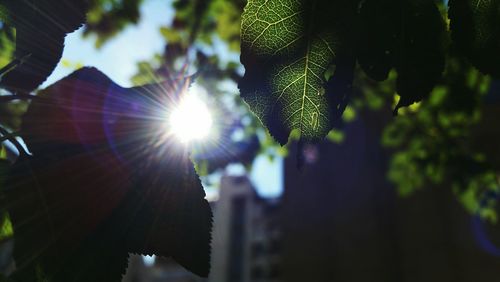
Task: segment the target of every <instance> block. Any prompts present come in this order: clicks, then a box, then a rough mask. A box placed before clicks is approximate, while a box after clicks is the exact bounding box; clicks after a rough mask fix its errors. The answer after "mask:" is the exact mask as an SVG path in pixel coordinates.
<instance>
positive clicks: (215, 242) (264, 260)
mask: <svg viewBox="0 0 500 282" xmlns="http://www.w3.org/2000/svg"><path fill="white" fill-rule="evenodd" d="M279 205H280V203H279V201H278V200H277V199H264V198H261V197H259V196H258V194H257V193H256V192H255V189H254V187H253V186H252V184H251V183H250V181H249V179H248V178H247V177H246V176H239V177H232V176H224V177H223V178H222V180H221V185H220V197H219V200H218V201H217V204H216V205H215V210H214V218H215V228H214V233H213V239H212V271H211V275H210V279H209V281H211V282H253V281H255V282H274V281H281V279H280V267H281V244H280V243H281V242H280V239H281V228H280V225H279V222H280V220H279Z"/></svg>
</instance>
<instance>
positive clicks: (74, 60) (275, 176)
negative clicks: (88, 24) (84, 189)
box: [43, 0, 283, 197]
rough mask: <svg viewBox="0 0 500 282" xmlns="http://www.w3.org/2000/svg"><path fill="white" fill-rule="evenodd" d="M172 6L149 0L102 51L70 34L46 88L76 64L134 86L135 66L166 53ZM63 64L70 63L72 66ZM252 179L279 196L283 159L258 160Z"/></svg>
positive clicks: (91, 40)
mask: <svg viewBox="0 0 500 282" xmlns="http://www.w3.org/2000/svg"><path fill="white" fill-rule="evenodd" d="M170 5H171V1H170V0H167V1H165V0H146V1H145V3H144V5H142V7H141V15H142V17H141V21H140V22H139V23H138V24H137V25H135V26H129V27H127V28H126V29H125V30H124V31H123V32H121V33H120V34H119V35H118V36H117V37H115V38H113V39H112V40H110V41H109V42H107V43H106V44H104V45H103V46H102V47H101V49H99V50H96V49H95V47H94V45H95V39H94V38H92V37H89V38H85V39H83V38H82V29H80V30H78V31H76V32H74V33H72V34H69V35H68V36H67V37H66V47H65V49H64V53H63V60H62V61H61V62H60V63H59V64H58V66H57V68H56V69H55V70H54V72H53V73H52V75H51V76H50V77H49V78H48V79H47V81H46V82H45V83H44V84H43V87H44V86H47V85H50V84H52V83H54V82H55V81H57V80H59V79H61V78H63V77H65V76H66V75H68V74H70V73H71V72H72V71H73V70H74V66H72V65H73V64H74V65H76V64H83V65H85V66H94V67H97V68H98V69H100V70H101V71H103V72H104V73H105V74H106V75H108V76H109V77H110V78H111V79H113V80H114V81H115V82H116V83H118V84H120V85H121V86H124V87H127V86H131V82H130V78H131V77H132V76H133V75H134V74H135V73H136V72H137V67H136V63H137V62H138V61H141V60H148V59H151V58H152V57H153V55H154V54H155V53H161V52H162V51H163V48H164V39H163V37H162V36H161V34H160V32H159V27H160V26H162V25H168V24H170V23H171V21H172V19H173V16H174V14H173V10H172V9H171V7H170ZM216 50H222V52H221V54H220V55H221V56H228V54H227V53H226V52H227V49H225V48H216ZM234 55H235V54H232V56H234ZM63 62H70V63H71V65H70V66H68V65H67V64H65V63H63ZM238 171H239V169H236V170H235V169H234V167H233V169H232V170H231V172H232V173H238ZM250 178H251V180H252V182H253V183H254V185H255V187H256V189H257V191H258V192H259V194H260V195H262V196H264V197H274V196H277V195H279V194H280V193H281V191H282V189H283V160H282V159H281V158H276V160H275V161H273V162H271V161H270V160H269V159H268V158H267V157H264V156H260V157H257V159H256V160H255V163H254V166H253V170H252V171H251V172H250ZM208 190H209V191H207V192H210V191H213V189H210V188H209V189H208Z"/></svg>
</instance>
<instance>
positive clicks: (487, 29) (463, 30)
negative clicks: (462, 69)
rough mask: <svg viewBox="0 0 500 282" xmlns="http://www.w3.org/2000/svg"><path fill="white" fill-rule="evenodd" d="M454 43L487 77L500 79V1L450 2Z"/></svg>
mask: <svg viewBox="0 0 500 282" xmlns="http://www.w3.org/2000/svg"><path fill="white" fill-rule="evenodd" d="M449 18H450V29H451V35H452V39H453V43H454V45H455V47H456V48H457V49H458V51H459V52H460V53H461V55H463V56H465V57H467V58H468V59H469V61H470V63H472V64H473V65H474V66H475V67H476V68H478V69H479V70H480V71H481V72H483V73H485V74H491V75H494V76H496V77H500V1H498V0H450V1H449Z"/></svg>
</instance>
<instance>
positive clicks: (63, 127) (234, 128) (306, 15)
mask: <svg viewBox="0 0 500 282" xmlns="http://www.w3.org/2000/svg"><path fill="white" fill-rule="evenodd" d="M141 3H143V1H142V0H91V1H85V0H78V1H69V0H64V1H55V0H41V1H40V0H38V1H35V0H5V1H2V2H1V3H0V20H1V21H2V25H1V26H0V31H1V32H0V64H1V66H6V67H4V68H3V69H2V71H1V74H0V78H1V80H0V87H2V88H3V89H4V90H7V91H9V92H11V94H15V95H6V96H0V98H1V99H2V103H1V105H0V106H1V107H0V123H1V125H2V127H0V130H1V134H2V138H3V139H2V141H5V140H8V141H10V142H11V143H12V144H14V146H15V147H16V148H17V151H18V152H19V157H18V159H17V160H16V161H15V163H14V164H12V165H11V164H10V163H9V162H7V161H4V160H2V161H1V163H0V171H1V174H2V175H3V176H5V177H2V180H4V179H5V180H6V182H5V183H1V184H0V189H1V190H2V194H1V195H0V202H1V203H2V205H1V207H2V210H0V242H1V240H3V239H4V238H8V239H9V238H11V237H12V236H13V234H14V236H15V239H16V249H15V252H14V256H15V259H16V262H17V263H18V270H17V271H16V273H14V274H13V275H12V276H11V277H10V278H12V279H14V281H21V282H23V281H37V280H38V281H47V280H48V281H119V279H120V278H121V274H123V272H124V269H125V267H126V263H127V256H128V254H129V253H139V254H156V255H162V256H171V257H173V258H174V259H176V260H177V261H178V262H179V263H180V264H182V265H183V266H185V267H186V268H187V269H189V270H191V271H193V272H194V273H197V274H199V275H201V276H206V275H207V274H208V271H209V253H210V250H209V245H210V232H211V224H212V222H211V211H210V207H209V206H208V203H207V201H206V200H205V199H204V197H205V195H204V192H203V190H202V189H203V188H202V186H201V183H200V181H199V178H198V175H197V172H196V171H195V169H194V166H193V163H192V162H191V158H190V152H188V151H187V150H180V149H179V148H175V146H174V145H173V143H172V142H170V140H168V139H165V136H164V135H162V134H160V133H159V132H162V131H161V130H158V127H160V126H161V125H160V121H159V119H158V116H159V115H163V114H164V112H165V111H167V112H168V111H169V110H170V106H171V105H173V104H175V103H176V99H177V98H176V97H177V95H178V93H179V91H184V90H185V88H186V87H188V84H189V83H190V78H188V77H186V75H185V74H186V73H187V70H188V69H189V70H190V71H192V72H194V71H196V72H197V73H198V79H197V82H198V83H200V84H202V85H203V86H204V87H206V88H207V89H209V92H210V93H213V94H212V95H213V96H214V97H216V98H217V99H216V101H215V102H214V103H216V104H217V108H219V109H220V113H219V114H220V115H221V116H224V117H225V120H226V124H224V127H222V128H220V129H219V130H220V135H221V138H222V139H221V140H219V142H220V143H222V144H227V147H225V148H224V149H223V150H222V149H220V150H214V152H215V153H210V152H207V151H204V150H203V149H199V148H194V154H193V155H192V159H194V160H195V161H196V163H197V170H198V173H200V172H201V173H203V174H205V173H210V172H213V171H214V170H216V169H217V168H220V167H224V166H226V165H227V164H229V163H233V162H243V163H245V164H249V163H251V162H252V160H253V158H254V156H255V155H256V154H257V153H259V152H260V153H262V152H264V153H268V152H269V151H273V152H282V151H283V149H282V148H278V147H277V146H276V145H275V143H274V140H276V141H277V142H278V143H279V144H282V145H283V144H285V143H287V141H288V140H289V139H290V138H294V137H295V134H294V133H292V132H297V131H298V132H299V133H300V139H301V142H310V141H313V142H315V141H319V140H321V139H323V138H324V137H325V136H327V137H328V138H329V139H330V140H336V141H337V142H341V140H342V134H341V133H339V132H340V131H331V129H332V128H334V127H337V128H338V127H341V125H342V123H343V122H349V120H352V119H353V118H355V111H356V110H357V109H359V108H360V105H362V106H363V105H368V106H369V107H370V108H372V109H380V108H381V107H383V106H385V105H387V103H392V100H393V99H392V98H393V96H394V94H397V95H398V99H397V102H396V103H394V105H391V107H393V109H394V111H395V112H396V113H397V112H399V116H398V117H396V118H394V121H393V122H391V123H390V124H389V126H388V127H387V128H386V129H385V134H384V138H383V143H384V144H385V145H386V146H388V147H390V148H391V150H392V151H393V153H394V154H393V156H392V162H391V165H390V168H389V172H388V175H389V179H390V180H391V181H393V182H394V183H396V184H397V186H398V187H399V191H400V192H401V194H409V193H411V192H412V191H415V190H416V189H418V188H420V187H422V186H426V185H429V184H431V185H432V184H442V183H445V184H448V185H450V186H452V187H453V188H454V190H455V191H456V193H457V195H458V196H459V198H460V199H461V200H462V202H463V203H464V204H465V206H466V207H467V208H468V209H469V210H470V211H472V212H475V213H480V214H481V215H483V216H485V217H488V218H494V217H495V214H494V213H493V212H492V206H493V203H494V201H493V200H495V199H496V198H497V197H498V196H497V195H498V190H499V188H498V187H499V185H498V179H497V177H496V175H497V172H498V164H497V163H495V162H494V161H492V160H491V158H490V156H489V155H488V154H487V152H486V153H485V152H484V150H481V147H485V146H482V144H484V143H481V142H477V139H478V138H475V137H476V136H478V135H474V134H475V132H478V129H477V128H481V126H480V125H481V114H482V113H483V112H484V111H483V104H482V101H483V100H482V99H483V97H484V95H485V93H487V92H488V89H489V83H490V80H491V78H490V75H491V76H492V77H497V78H498V77H499V75H500V71H499V69H500V57H499V54H500V53H499V52H498V50H499V48H500V45H499V44H500V39H499V38H500V34H499V32H500V22H499V21H500V17H499V13H500V2H499V1H497V0H483V1H481V0H450V1H449V11H446V8H445V7H444V5H442V3H439V2H437V1H434V0H405V1H401V0H365V1H362V0H330V1H328V0H312V1H309V0H307V1H306V0H281V1H277V0H276V1H275V0H248V1H243V0H233V1H226V0H211V1H205V0H195V1H186V0H177V1H174V2H173V8H174V9H175V12H176V13H175V17H174V19H173V22H172V23H171V24H169V25H167V26H163V27H161V28H160V30H159V32H161V34H162V36H163V37H164V39H165V41H166V45H165V49H164V50H163V52H162V53H160V54H156V55H155V56H154V57H153V58H152V59H151V60H148V61H143V62H140V63H139V64H138V67H139V71H138V73H137V75H135V76H134V77H133V78H132V81H133V82H134V83H135V84H136V85H138V86H137V87H133V88H129V89H125V88H122V87H120V86H119V85H117V84H115V83H114V82H113V81H111V80H110V79H109V78H108V77H107V76H106V75H104V74H102V73H101V72H99V71H98V70H96V69H94V68H83V69H81V70H78V71H76V72H75V73H73V74H71V75H70V76H68V77H66V78H64V79H62V80H61V81H59V82H57V83H55V84H54V85H52V86H50V87H48V88H47V89H45V90H42V91H40V92H39V94H38V95H36V96H35V95H30V94H29V93H30V92H32V91H33V90H35V89H36V88H37V87H38V86H39V85H40V84H41V83H42V82H43V81H44V80H45V79H46V78H47V76H48V75H49V74H50V73H51V72H52V70H53V69H54V67H55V65H56V64H57V62H58V61H59V60H60V58H61V54H62V50H63V47H64V37H65V36H66V34H67V33H69V32H71V31H73V30H75V29H77V28H78V27H79V26H81V25H82V24H83V23H84V22H85V17H86V18H87V25H85V27H84V29H85V31H84V33H85V35H95V36H96V38H97V40H96V46H97V47H100V46H102V45H103V44H106V42H107V41H108V40H110V39H111V38H112V37H113V36H115V35H117V34H118V33H119V32H120V31H122V30H123V29H124V28H125V27H127V26H128V25H130V24H135V23H138V21H139V20H140V16H141V15H140V9H139V8H140V5H141ZM87 11H88V12H87ZM240 27H241V29H240ZM240 39H241V41H240ZM14 41H15V44H13V42H14ZM220 42H223V43H224V46H225V47H227V51H230V52H234V51H236V52H237V51H239V50H240V48H241V63H242V64H243V66H244V68H245V75H244V76H242V68H241V65H240V64H239V62H237V61H232V60H231V59H227V58H223V57H222V56H219V53H218V51H217V48H219V47H220ZM14 45H15V48H14ZM217 46H219V47H217ZM7 58H8V59H7ZM221 81H223V82H231V83H238V86H239V89H240V92H241V97H242V98H243V99H244V101H245V103H246V104H244V103H242V102H241V100H240V99H239V98H238V97H236V96H235V95H232V96H231V95H226V94H227V93H228V92H230V91H227V90H221V89H222V88H221V87H220V82H221ZM353 90H354V92H359V93H361V95H360V96H358V97H355V96H353V95H352V92H353ZM159 93H160V94H159ZM359 93H358V94H359ZM224 95H226V96H224ZM221 97H224V98H221ZM228 97H229V98H228ZM426 98H427V99H426ZM17 100H32V102H31V104H30V106H29V107H28V109H27V112H26V114H24V115H23V113H24V112H25V111H26V107H27V106H26V105H27V104H26V103H24V102H18V101H17ZM421 100H423V101H422V102H420V101H421ZM12 101H16V102H15V103H12ZM360 101H361V102H360ZM4 102H5V103H4ZM159 105H162V106H159ZM246 105H248V106H249V108H250V109H251V110H252V111H253V112H254V113H255V115H256V116H257V118H258V119H257V118H255V117H254V116H253V115H250V114H248V112H247V110H246ZM362 106H361V107H362ZM407 106H409V107H408V108H401V107H407ZM346 109H347V110H346ZM21 117H22V124H21ZM258 120H260V122H262V124H263V125H264V126H265V127H266V129H267V130H268V132H266V131H265V130H263V129H262V128H261V127H260V122H259V121H258ZM4 127H7V128H9V129H10V130H6V129H4ZM238 133H239V134H238ZM268 133H269V134H270V135H271V136H272V137H270V136H269V134H268ZM16 134H20V135H21V136H22V138H23V140H24V141H25V143H26V145H27V147H28V149H29V152H30V153H31V154H30V153H28V152H26V151H25V148H24V147H23V146H22V145H21V143H20V142H18V141H17V139H16V138H15V135H16ZM234 136H240V137H238V138H236V137H234ZM290 136H291V137H290ZM479 139H480V138H479ZM478 144H480V145H478ZM221 151H224V153H221ZM271 155H272V154H271ZM1 158H2V159H5V157H4V156H2V157H1ZM11 159H12V158H11ZM7 211H8V213H7ZM95 257H99V258H100V259H99V260H95ZM1 279H2V278H0V280H1Z"/></svg>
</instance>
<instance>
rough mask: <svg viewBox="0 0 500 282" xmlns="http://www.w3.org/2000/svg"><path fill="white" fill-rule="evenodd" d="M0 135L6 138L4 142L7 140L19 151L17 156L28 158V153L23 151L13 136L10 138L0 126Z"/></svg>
mask: <svg viewBox="0 0 500 282" xmlns="http://www.w3.org/2000/svg"><path fill="white" fill-rule="evenodd" d="M0 134H2V135H3V136H2V137H6V140H9V141H10V142H11V143H12V144H13V145H14V146H15V147H16V149H17V150H18V151H19V156H23V157H26V156H28V153H27V152H26V151H25V150H24V147H23V146H22V145H21V143H19V141H17V139H16V138H15V136H10V135H11V134H12V133H10V132H9V131H7V130H6V129H5V128H3V127H1V126H0Z"/></svg>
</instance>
